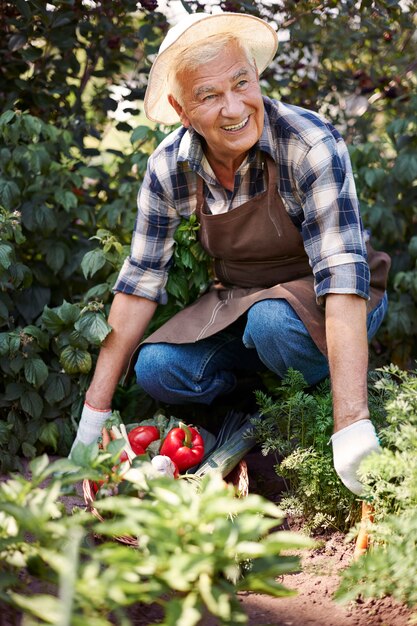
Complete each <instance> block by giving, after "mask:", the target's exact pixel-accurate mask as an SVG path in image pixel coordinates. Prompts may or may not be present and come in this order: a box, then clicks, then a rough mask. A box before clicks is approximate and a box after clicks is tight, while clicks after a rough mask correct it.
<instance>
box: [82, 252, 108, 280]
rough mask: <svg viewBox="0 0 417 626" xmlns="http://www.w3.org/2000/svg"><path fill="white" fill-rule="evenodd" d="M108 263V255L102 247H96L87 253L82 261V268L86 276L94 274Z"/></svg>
mask: <svg viewBox="0 0 417 626" xmlns="http://www.w3.org/2000/svg"><path fill="white" fill-rule="evenodd" d="M105 264H106V256H105V254H104V252H103V251H102V250H101V249H100V248H95V249H94V250H91V251H90V252H87V254H85V255H84V258H83V260H82V262H81V269H82V271H83V273H84V276H85V278H88V277H89V276H94V274H96V273H97V272H98V271H99V270H100V269H101V268H102V267H104V265H105Z"/></svg>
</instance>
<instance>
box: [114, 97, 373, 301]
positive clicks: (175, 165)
mask: <svg viewBox="0 0 417 626" xmlns="http://www.w3.org/2000/svg"><path fill="white" fill-rule="evenodd" d="M264 104H265V122H264V128H263V132H262V135H261V137H260V139H259V141H258V142H257V144H255V146H253V147H252V149H251V150H250V152H249V154H248V155H247V157H246V159H245V160H244V162H243V163H242V165H241V166H240V168H239V170H238V171H237V172H236V176H235V188H234V190H233V191H229V190H227V189H224V188H223V187H222V186H221V185H220V184H219V183H218V182H217V181H216V178H215V176H214V173H213V171H212V170H211V167H210V165H209V163H208V161H207V159H206V158H205V156H204V153H203V149H202V145H201V141H200V136H199V135H198V134H197V133H196V132H195V131H193V130H192V129H188V130H187V129H185V128H184V127H180V128H178V129H176V130H174V131H173V132H172V133H170V134H169V135H168V136H167V137H166V138H165V139H164V140H163V141H162V143H161V144H160V145H159V146H158V148H157V149H156V150H155V152H154V153H153V154H152V155H151V157H150V158H149V161H148V166H147V171H146V175H145V177H144V180H143V183H142V186H141V188H140V191H139V195H138V214H137V219H136V225H135V230H134V233H133V238H132V246H131V253H130V256H129V257H128V258H127V259H126V260H125V262H124V265H123V267H122V269H121V271H120V274H119V277H118V279H117V281H116V284H115V287H114V291H116V292H123V293H127V294H134V295H137V296H142V297H145V298H148V299H150V300H153V301H155V302H159V303H162V304H163V303H165V302H166V300H167V295H166V290H165V285H166V282H167V278H168V271H169V266H170V264H171V259H172V254H173V247H174V240H173V235H174V232H175V229H176V228H177V226H178V224H179V222H180V220H181V218H182V217H185V218H187V217H189V216H190V215H191V214H192V213H193V212H194V211H195V209H196V187H197V176H201V177H202V178H203V179H204V181H205V185H204V189H205V195H206V200H207V205H208V207H209V209H210V210H211V211H212V212H213V213H219V212H224V211H231V210H233V209H234V208H235V207H238V206H240V205H241V204H243V203H244V202H246V201H248V200H250V199H251V198H253V197H254V196H256V195H257V194H259V193H261V192H263V191H264V190H265V187H266V184H267V178H266V171H265V170H264V169H263V162H264V154H263V153H266V154H268V155H270V156H271V157H272V158H273V159H274V161H275V163H276V166H277V181H278V182H277V184H278V191H279V193H280V195H281V198H282V200H283V202H284V206H285V208H286V210H287V212H288V214H289V216H290V217H291V219H292V221H293V223H294V224H295V225H296V226H297V228H299V230H300V232H301V235H302V237H303V241H304V246H305V249H306V252H307V254H308V257H309V260H310V265H311V268H312V271H313V274H314V278H315V292H316V297H317V301H318V302H319V303H322V302H323V296H325V295H326V294H328V293H350V294H357V295H359V296H361V297H363V298H365V299H368V297H369V278H370V276H369V268H368V264H367V260H366V249H365V241H364V232H363V228H362V222H361V218H360V214H359V207H358V201H357V196H356V189H355V182H354V179H353V174H352V168H351V164H350V159H349V155H348V151H347V148H346V145H345V143H344V141H343V140H342V138H341V136H340V135H339V133H338V132H337V131H336V130H335V128H334V127H333V126H331V125H330V124H329V123H328V122H326V121H325V120H324V119H323V118H321V117H320V116H319V115H318V114H316V113H313V112H311V111H307V110H305V109H302V108H300V107H296V106H292V105H288V104H283V103H282V102H278V101H276V100H271V99H270V98H266V97H265V98H264Z"/></svg>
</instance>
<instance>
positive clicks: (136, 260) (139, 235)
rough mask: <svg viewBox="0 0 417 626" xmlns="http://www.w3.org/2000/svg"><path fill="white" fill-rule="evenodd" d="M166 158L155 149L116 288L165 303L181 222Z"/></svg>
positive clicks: (141, 191)
mask: <svg viewBox="0 0 417 626" xmlns="http://www.w3.org/2000/svg"><path fill="white" fill-rule="evenodd" d="M166 167H167V163H166V161H165V160H163V159H160V158H158V153H155V154H154V155H153V156H151V157H150V158H149V161H148V166H147V171H146V174H145V177H144V180H143V183H142V185H141V188H140V190H139V194H138V212H137V217H136V224H135V229H134V232H133V237H132V243H131V250H130V255H129V256H128V257H127V258H126V260H125V262H124V264H123V266H122V269H121V271H120V273H119V276H118V279H117V281H116V283H115V285H114V288H113V291H115V292H122V293H126V294H131V295H135V296H142V297H144V298H147V299H148V300H152V301H154V302H158V303H159V304H165V303H166V301H167V293H166V289H165V287H166V283H167V279H168V269H169V266H170V262H171V258H172V254H173V247H174V238H173V236H174V232H175V229H176V228H177V226H178V224H179V222H180V219H181V217H180V215H178V213H177V211H176V209H175V207H174V200H173V194H172V192H171V193H169V185H164V180H166V179H167V178H168V179H169V172H165V175H164V172H163V171H161V170H162V169H164V168H166Z"/></svg>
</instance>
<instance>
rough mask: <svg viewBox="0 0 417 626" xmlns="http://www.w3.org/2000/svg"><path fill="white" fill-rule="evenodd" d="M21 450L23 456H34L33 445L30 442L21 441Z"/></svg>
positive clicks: (31, 457) (34, 449)
mask: <svg viewBox="0 0 417 626" xmlns="http://www.w3.org/2000/svg"><path fill="white" fill-rule="evenodd" d="M22 452H23V454H24V456H25V457H26V458H28V459H33V458H34V457H35V456H36V448H35V446H32V444H31V443H28V442H27V441H24V442H23V443H22Z"/></svg>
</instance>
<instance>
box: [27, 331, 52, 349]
mask: <svg viewBox="0 0 417 626" xmlns="http://www.w3.org/2000/svg"><path fill="white" fill-rule="evenodd" d="M23 332H24V333H25V335H29V337H34V338H35V339H36V341H37V343H38V345H39V347H40V348H42V349H43V350H45V349H46V348H48V346H49V335H48V334H47V333H45V332H43V331H42V330H41V329H40V328H38V327H37V326H33V325H29V326H25V328H24V329H23Z"/></svg>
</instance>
